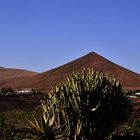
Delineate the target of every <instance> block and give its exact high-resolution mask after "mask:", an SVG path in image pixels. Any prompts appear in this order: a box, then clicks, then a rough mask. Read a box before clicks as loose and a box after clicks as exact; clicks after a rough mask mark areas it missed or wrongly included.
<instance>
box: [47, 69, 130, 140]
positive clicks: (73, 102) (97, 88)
mask: <svg viewBox="0 0 140 140" xmlns="http://www.w3.org/2000/svg"><path fill="white" fill-rule="evenodd" d="M46 104H47V106H48V108H49V110H50V112H48V114H49V116H51V117H53V115H55V114H57V115H56V117H55V121H54V127H53V128H55V127H57V125H58V126H64V127H63V128H61V129H60V132H61V131H62V132H63V131H65V139H70V140H72V139H73V140H76V139H77V140H85V139H86V140H91V139H93V140H94V139H95V140H103V139H104V137H105V136H107V135H108V134H109V133H110V132H111V131H112V130H113V129H114V128H115V127H116V125H117V124H118V123H121V122H122V121H124V120H125V119H126V118H127V116H128V113H129V112H130V111H131V107H132V106H131V102H130V100H129V99H128V98H127V96H126V95H125V94H124V93H123V90H122V86H121V84H120V83H119V82H118V81H116V80H115V79H112V78H110V77H108V76H107V75H104V74H99V73H96V72H94V71H93V70H88V71H85V70H84V71H83V72H82V73H73V74H72V75H71V76H70V77H69V78H67V80H66V82H65V83H64V84H61V85H58V86H56V88H55V89H54V90H52V91H51V92H50V94H48V97H47V99H46ZM44 112H45V111H44ZM61 136H62V135H61Z"/></svg>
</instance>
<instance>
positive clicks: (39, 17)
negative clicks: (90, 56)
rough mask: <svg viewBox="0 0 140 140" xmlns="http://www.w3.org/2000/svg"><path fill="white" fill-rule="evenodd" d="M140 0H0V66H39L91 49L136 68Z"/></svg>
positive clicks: (139, 45) (138, 65)
mask: <svg viewBox="0 0 140 140" xmlns="http://www.w3.org/2000/svg"><path fill="white" fill-rule="evenodd" d="M139 7H140V0H0V66H4V67H13V68H22V69H28V70H33V71H38V72H43V71H46V70H49V69H52V68H55V67H57V66H60V65H62V64H64V63H67V62H69V61H71V60H74V59H76V58H79V57H80V56H82V55H85V54H87V53H88V52H91V51H94V52H96V53H98V54H100V55H102V56H104V57H106V58H107V59H110V60H111V61H113V62H115V63H117V64H120V65H122V66H124V67H126V68H128V69H131V70H133V71H135V72H137V73H140V63H139V60H140V8H139Z"/></svg>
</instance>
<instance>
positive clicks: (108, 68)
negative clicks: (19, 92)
mask: <svg viewBox="0 0 140 140" xmlns="http://www.w3.org/2000/svg"><path fill="white" fill-rule="evenodd" d="M83 68H85V69H88V68H90V69H93V70H94V71H97V72H100V73H104V74H107V75H109V76H111V77H113V78H115V79H117V80H119V81H120V82H121V84H122V85H123V88H124V89H128V90H129V89H140V75H139V74H137V73H135V72H133V71H131V70H128V69H126V68H124V67H122V66H120V65H118V64H115V63H113V62H112V61H110V60H108V59H106V58H104V57H103V56H101V55H98V54H97V53H95V52H90V53H88V54H87V55H84V56H82V57H80V58H78V59H76V60H73V61H71V62H69V63H66V64H64V65H62V66H59V67H57V68H54V69H52V70H49V71H46V72H43V73H37V74H35V75H33V76H32V77H23V78H21V77H20V78H17V77H16V78H14V79H10V80H8V81H7V82H5V83H4V84H0V87H2V86H4V87H8V86H11V87H13V88H23V87H27V88H38V89H41V90H46V91H48V90H50V89H52V88H53V87H54V86H56V85H57V84H60V83H63V82H64V81H65V80H66V78H67V77H68V76H69V75H70V74H71V73H72V72H81V71H82V70H83Z"/></svg>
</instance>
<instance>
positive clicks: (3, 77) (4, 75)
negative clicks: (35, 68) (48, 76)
mask: <svg viewBox="0 0 140 140" xmlns="http://www.w3.org/2000/svg"><path fill="white" fill-rule="evenodd" d="M36 74H37V73H36V72H31V71H27V70H21V69H10V68H4V67H0V86H1V87H2V85H4V84H5V83H7V82H8V81H9V80H11V79H15V78H24V77H28V78H29V77H32V76H35V75H36ZM9 87H12V85H9Z"/></svg>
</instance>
